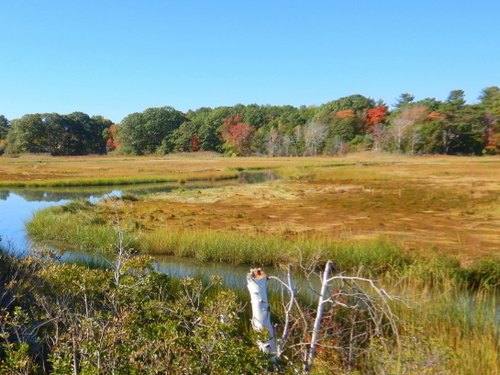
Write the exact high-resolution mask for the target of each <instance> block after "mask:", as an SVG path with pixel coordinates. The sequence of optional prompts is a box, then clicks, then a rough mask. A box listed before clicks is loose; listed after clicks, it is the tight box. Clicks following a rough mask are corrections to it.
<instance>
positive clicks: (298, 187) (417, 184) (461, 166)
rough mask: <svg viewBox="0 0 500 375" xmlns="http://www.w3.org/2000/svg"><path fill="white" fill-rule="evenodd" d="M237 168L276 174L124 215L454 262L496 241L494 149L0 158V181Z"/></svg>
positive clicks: (186, 174) (498, 203) (156, 201)
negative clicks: (395, 248)
mask: <svg viewBox="0 0 500 375" xmlns="http://www.w3.org/2000/svg"><path fill="white" fill-rule="evenodd" d="M242 169H248V170H266V169H273V170H274V171H276V173H278V174H279V175H281V176H283V179H282V180H279V181H269V182H266V183H263V184H256V185H237V184H234V185H233V186H226V187H219V188H214V189H208V190H186V191H182V190H180V191H177V192H174V193H168V194H157V195H152V196H150V197H148V198H146V199H144V200H140V201H138V202H127V204H126V205H125V206H124V207H123V210H124V212H123V214H124V217H127V218H128V219H129V220H132V221H134V222H137V223H140V225H141V226H143V227H144V228H146V230H158V229H160V230H162V229H168V228H170V229H172V230H190V231H193V230H201V231H205V230H211V231H219V232H234V233H245V234H248V235H251V236H259V235H261V234H265V235H270V236H279V237H284V238H289V239H294V238H299V237H300V238H303V237H313V238H328V239H338V240H346V239H347V240H370V239H374V238H380V237H383V238H388V239H390V240H392V241H395V242H397V243H399V244H400V245H401V246H402V247H403V248H405V249H406V250H407V251H408V252H426V253H427V255H435V254H439V253H446V254H448V255H454V256H456V257H458V258H459V259H460V260H461V261H462V262H464V263H467V262H469V261H471V260H473V259H475V258H480V257H484V256H489V255H491V254H498V250H499V249H500V229H499V228H500V198H499V197H500V158H499V157H481V158H477V157H445V156H435V157H403V156H397V155H378V156H377V155H372V154H368V155H367V154H357V155H349V156H348V157H344V158H339V157H335V158H327V157H318V158H223V157H212V156H210V155H209V157H206V155H205V157H200V158H189V159H188V158H185V157H183V158H180V157H169V156H166V157H159V156H156V157H153V156H151V157H98V156H95V157H70V158H56V157H46V156H45V157H43V158H40V159H37V158H34V157H33V156H31V157H29V158H16V159H12V158H6V157H2V158H0V185H1V184H2V183H4V184H8V183H11V182H13V181H17V182H23V183H28V184H33V183H40V184H43V183H54V182H57V181H59V182H60V181H63V182H68V183H72V184H78V183H79V182H83V183H82V185H86V184H92V182H96V183H99V182H101V183H108V184H109V183H113V181H116V182H128V183H133V182H136V181H137V182H138V181H148V180H150V181H153V180H155V179H158V180H161V179H164V180H171V181H179V180H181V181H182V180H190V179H217V178H225V177H230V176H234V175H235V174H236V173H237V171H239V170H242ZM99 179H101V180H99Z"/></svg>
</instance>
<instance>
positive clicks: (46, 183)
mask: <svg viewBox="0 0 500 375" xmlns="http://www.w3.org/2000/svg"><path fill="white" fill-rule="evenodd" d="M237 176H238V173H236V172H205V173H196V174H185V173H182V174H177V175H163V176H130V177H112V178H104V177H96V178H72V179H54V180H42V181H0V187H6V188H9V187H10V188H39V187H47V188H48V187H78V186H112V185H134V184H143V183H162V182H163V183H168V182H194V181H221V180H229V179H234V178H236V177H237Z"/></svg>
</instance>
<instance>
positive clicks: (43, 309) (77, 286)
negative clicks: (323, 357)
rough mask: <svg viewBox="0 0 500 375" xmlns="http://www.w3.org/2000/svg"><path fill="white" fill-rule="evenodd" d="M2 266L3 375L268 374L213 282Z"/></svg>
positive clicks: (138, 262)
mask: <svg viewBox="0 0 500 375" xmlns="http://www.w3.org/2000/svg"><path fill="white" fill-rule="evenodd" d="M0 265H1V266H0V374H49V373H50V374H61V375H63V374H64V375H66V374H70V373H75V374H76V373H78V374H160V373H161V374H167V373H168V374H200V375H201V374H256V373H260V374H266V373H269V368H268V367H269V360H268V358H267V357H266V356H265V355H264V354H263V353H262V352H261V351H259V350H258V349H257V348H256V346H255V344H254V339H255V338H254V337H252V336H251V335H248V334H242V333H241V332H240V330H239V315H238V314H237V313H238V311H239V307H238V305H237V303H236V299H235V296H234V293H233V292H231V291H229V290H226V289H222V288H221V287H219V286H217V282H216V280H214V283H212V285H211V286H208V287H204V286H202V285H201V283H200V282H198V281H196V280H192V279H187V280H184V281H183V283H182V289H179V288H177V287H176V286H175V285H176V284H175V283H172V282H171V280H170V279H169V278H168V277H167V276H165V275H162V274H159V273H157V272H154V271H153V270H152V268H151V264H150V259H148V258H145V257H136V258H130V259H129V260H128V261H127V263H126V264H125V267H124V268H123V269H122V272H120V275H119V276H120V277H119V279H118V280H116V278H115V277H114V274H113V272H112V271H107V270H97V269H89V268H87V267H84V266H79V265H75V264H58V263H55V262H54V261H53V260H51V259H49V258H45V257H38V256H36V257H35V256H31V257H27V258H25V259H22V260H19V259H15V258H12V257H9V256H7V255H5V254H3V253H1V252H0ZM207 288H211V289H212V291H211V293H207Z"/></svg>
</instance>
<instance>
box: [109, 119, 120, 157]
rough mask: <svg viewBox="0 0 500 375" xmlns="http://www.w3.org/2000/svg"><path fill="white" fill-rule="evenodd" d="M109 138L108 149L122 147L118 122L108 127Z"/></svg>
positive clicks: (112, 149)
mask: <svg viewBox="0 0 500 375" xmlns="http://www.w3.org/2000/svg"><path fill="white" fill-rule="evenodd" d="M108 131H109V132H108V138H107V139H106V150H107V151H108V152H109V151H114V150H116V149H117V148H120V147H121V145H122V143H121V142H119V141H118V140H117V139H118V124H113V125H111V126H110V127H109V129H108Z"/></svg>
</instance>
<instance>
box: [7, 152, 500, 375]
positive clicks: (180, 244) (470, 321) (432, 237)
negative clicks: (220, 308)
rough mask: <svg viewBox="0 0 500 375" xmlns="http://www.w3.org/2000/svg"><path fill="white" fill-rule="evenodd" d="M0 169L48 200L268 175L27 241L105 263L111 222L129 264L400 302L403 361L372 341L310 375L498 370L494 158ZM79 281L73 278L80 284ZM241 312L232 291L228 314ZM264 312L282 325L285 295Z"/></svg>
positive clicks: (54, 227)
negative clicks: (160, 261)
mask: <svg viewBox="0 0 500 375" xmlns="http://www.w3.org/2000/svg"><path fill="white" fill-rule="evenodd" d="M71 166H74V167H71ZM0 168H2V170H3V171H5V173H4V174H3V177H2V178H3V179H4V182H2V183H3V184H4V185H5V186H8V185H9V184H11V183H14V182H13V181H16V182H15V183H17V184H29V183H30V181H34V179H35V178H36V179H39V180H40V182H39V184H40V185H43V184H47V186H49V185H50V184H52V185H54V186H57V185H58V184H59V183H60V181H66V180H67V181H70V182H68V183H69V184H74V185H78V184H79V183H81V184H82V185H92V184H94V183H95V184H96V185H98V184H100V182H101V181H100V180H99V178H100V177H101V174H102V175H106V176H108V178H109V180H107V181H106V183H108V182H113V183H119V182H121V181H123V180H124V179H129V180H130V181H134V180H137V181H139V180H142V181H153V180H148V179H149V178H151V179H153V178H156V177H155V176H160V177H161V176H169V177H168V178H170V179H172V181H178V182H179V181H181V182H182V181H187V182H189V181H191V180H193V179H202V178H208V179H221V178H229V177H234V176H235V174H237V173H239V172H241V171H264V172H267V171H272V172H273V174H274V175H276V176H278V177H279V179H273V180H269V181H264V182H260V183H256V184H236V183H231V182H230V181H229V183H228V184H224V186H215V187H211V188H209V189H203V188H193V189H188V188H186V186H185V185H183V183H180V184H178V185H177V187H176V188H175V189H173V190H169V191H165V192H161V191H160V192H153V193H149V194H128V195H126V194H125V195H123V196H122V197H121V198H110V197H108V198H105V199H103V200H101V201H99V202H89V201H85V200H84V201H74V202H71V203H67V204H65V205H63V206H59V207H54V208H49V209H47V210H42V211H39V212H38V213H37V214H36V215H34V217H33V219H32V220H31V221H30V222H29V223H28V224H27V228H28V231H29V233H30V235H31V236H32V238H34V239H36V240H39V241H42V242H44V243H46V244H50V246H52V247H57V248H60V249H61V250H62V251H68V250H78V251H82V252H86V253H96V254H105V255H112V254H113V253H114V252H115V251H116V243H117V232H116V217H119V218H120V219H119V220H120V226H121V229H122V231H123V234H124V236H125V238H124V241H125V242H126V243H127V244H128V246H129V248H130V249H131V250H132V251H133V252H135V253H137V254H149V255H169V256H177V257H189V258H192V259H194V260H195V261H196V262H198V263H204V262H221V263H229V264H239V265H252V266H256V265H258V266H265V267H268V269H271V270H272V269H273V267H280V266H283V265H286V264H291V265H292V266H294V267H297V266H298V265H299V264H304V263H310V262H318V264H321V262H324V261H326V260H327V259H333V260H334V262H335V264H336V266H337V267H338V268H339V269H341V270H343V271H344V272H348V273H351V274H357V275H361V276H368V277H372V278H376V279H377V280H378V282H379V283H380V284H381V285H383V286H384V287H385V288H386V289H387V290H390V291H391V293H393V294H395V295H400V296H405V297H406V298H407V300H405V301H406V302H405V303H404V304H401V303H395V304H394V306H392V307H393V309H394V311H396V312H397V316H398V317H399V318H400V323H399V324H400V328H401V332H402V333H403V336H404V340H403V342H402V347H401V348H400V352H399V355H396V353H395V352H394V351H393V348H392V349H391V346H390V345H385V344H386V342H385V341H384V340H390V338H388V339H380V340H374V341H373V342H371V344H370V345H369V347H368V348H367V349H368V350H366V352H365V355H364V356H362V357H360V358H358V360H357V362H356V363H352V362H350V363H347V362H346V361H345V358H344V359H343V358H342V357H341V356H339V353H338V352H335V350H326V349H325V351H324V352H323V355H322V356H320V358H319V359H320V363H318V366H317V369H316V371H318V373H321V369H322V368H324V369H328V368H330V369H331V368H332V366H336V367H335V368H338V369H339V371H344V372H345V373H356V371H359V372H360V373H384V372H383V371H392V372H391V373H402V374H413V373H415V374H417V373H422V372H421V370H422V369H423V368H428V371H429V373H449V374H477V373H484V374H494V373H495V371H497V370H498V369H497V360H498V358H497V353H498V349H499V343H498V337H499V331H498V323H499V322H498V302H497V293H498V285H499V280H500V260H499V253H498V249H499V248H500V230H499V228H500V202H499V197H500V183H499V182H500V160H498V158H497V157H485V158H481V159H477V158H466V157H461V158H451V157H439V158H438V157H420V158H408V157H399V156H396V157H395V156H389V157H387V156H385V157H384V156H378V157H369V158H368V157H367V155H351V156H349V157H347V158H300V159H295V158H270V159H265V158H240V159H233V158H232V159H227V158H209V159H184V158H182V159H175V158H170V159H168V158H111V159H108V158H80V157H79V158H70V159H54V158H47V159H44V160H34V159H14V160H13V159H8V160H7V162H5V163H3V160H2V163H1V164H0ZM65 170H66V171H67V172H68V173H66V176H65V177H64V178H63V179H62V176H63V175H64V171H65ZM89 181H90V182H89ZM92 181H93V182H92ZM53 267H56V266H53ZM82 267H83V268H78V271H77V270H76V269H75V272H76V273H78V272H83V273H85V272H87V271H85V270H86V269H87V268H85V266H82ZM229 267H231V266H229ZM89 272H90V271H89ZM92 272H98V271H92ZM102 272H105V271H102ZM174 284H176V282H173V284H172V285H174ZM245 300H246V296H245V293H244V292H241V291H238V290H236V295H235V296H234V301H235V303H236V302H237V301H240V302H241V301H245ZM271 304H272V308H273V309H274V310H273V311H274V312H275V315H276V319H277V321H278V322H279V321H280V319H283V317H282V316H281V315H280V314H281V313H280V311H281V310H280V308H279V293H276V294H274V297H272V301H271ZM238 324H239V327H240V328H238V330H239V332H240V334H247V333H248V334H250V332H249V327H248V324H245V323H244V322H242V323H238ZM245 332H247V333H245ZM248 337H249V336H248ZM245 340H246V339H245ZM253 355H254V354H252V356H253ZM249 358H250V357H249ZM252 358H253V357H252ZM349 371H351V372H349ZM398 371H399V372H398Z"/></svg>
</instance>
